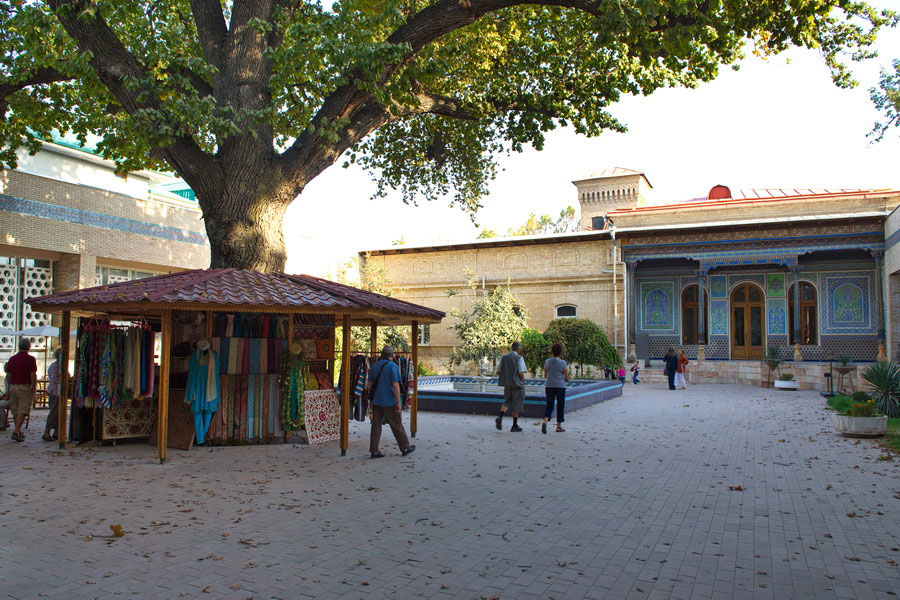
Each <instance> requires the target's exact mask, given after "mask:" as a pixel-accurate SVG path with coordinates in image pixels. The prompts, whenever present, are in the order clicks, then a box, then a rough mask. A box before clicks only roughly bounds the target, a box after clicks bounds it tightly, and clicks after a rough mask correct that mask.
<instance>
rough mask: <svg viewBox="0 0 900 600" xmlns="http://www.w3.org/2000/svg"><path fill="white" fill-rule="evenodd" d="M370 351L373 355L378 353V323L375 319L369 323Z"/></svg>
mask: <svg viewBox="0 0 900 600" xmlns="http://www.w3.org/2000/svg"><path fill="white" fill-rule="evenodd" d="M369 352H370V353H371V354H372V356H375V355H376V354H378V325H377V324H376V322H375V319H372V321H371V323H370V324H369Z"/></svg>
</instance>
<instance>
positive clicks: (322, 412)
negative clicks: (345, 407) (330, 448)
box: [303, 390, 341, 444]
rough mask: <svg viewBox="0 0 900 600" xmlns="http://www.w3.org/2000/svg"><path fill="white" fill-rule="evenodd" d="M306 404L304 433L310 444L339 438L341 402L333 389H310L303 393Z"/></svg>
mask: <svg viewBox="0 0 900 600" xmlns="http://www.w3.org/2000/svg"><path fill="white" fill-rule="evenodd" d="M303 402H304V404H305V405H306V408H305V412H306V435H307V437H308V438H309V443H310V444H321V443H322V442H330V441H332V440H337V439H340V436H341V402H340V400H339V399H338V395H337V393H336V392H335V391H334V390H311V391H308V392H304V393H303Z"/></svg>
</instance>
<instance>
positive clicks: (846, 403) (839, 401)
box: [826, 394, 853, 414]
mask: <svg viewBox="0 0 900 600" xmlns="http://www.w3.org/2000/svg"><path fill="white" fill-rule="evenodd" d="M826 403H827V404H828V406H829V408H831V409H833V410H835V411H837V412H839V413H841V414H845V413H846V412H847V411H848V410H850V407H851V406H853V399H852V398H850V397H849V396H844V395H842V394H835V395H834V396H832V397H831V398H829V399H828V400H827V401H826Z"/></svg>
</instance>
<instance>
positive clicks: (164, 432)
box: [156, 310, 172, 464]
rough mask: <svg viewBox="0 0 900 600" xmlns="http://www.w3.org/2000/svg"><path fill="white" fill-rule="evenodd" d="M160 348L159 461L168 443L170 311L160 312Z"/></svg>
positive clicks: (157, 416) (157, 430) (163, 456)
mask: <svg viewBox="0 0 900 600" xmlns="http://www.w3.org/2000/svg"><path fill="white" fill-rule="evenodd" d="M161 337H162V341H161V347H162V350H161V352H160V355H159V394H158V395H157V396H158V398H159V405H158V407H157V415H156V419H157V421H156V433H157V439H156V449H157V453H158V454H159V463H160V464H163V463H164V462H166V450H167V448H168V443H169V370H170V368H171V364H170V363H171V355H172V311H171V310H166V311H163V314H162V336H161Z"/></svg>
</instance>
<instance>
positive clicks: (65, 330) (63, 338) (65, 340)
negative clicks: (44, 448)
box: [47, 310, 72, 449]
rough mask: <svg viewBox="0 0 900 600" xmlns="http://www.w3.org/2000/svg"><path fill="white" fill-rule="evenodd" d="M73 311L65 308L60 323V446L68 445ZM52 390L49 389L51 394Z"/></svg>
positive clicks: (58, 427) (57, 433)
mask: <svg viewBox="0 0 900 600" xmlns="http://www.w3.org/2000/svg"><path fill="white" fill-rule="evenodd" d="M71 315H72V313H71V312H70V311H68V310H64V311H63V314H62V323H60V325H59V338H60V340H59V341H60V345H59V347H60V352H59V400H58V401H57V404H56V406H57V407H58V411H59V412H58V413H57V419H56V437H57V439H58V440H59V447H60V449H63V448H65V447H66V434H67V433H68V431H67V426H68V423H67V421H68V416H69V415H68V410H69V342H70V341H71V340H70V339H69V327H70V326H71V321H72V316H71ZM49 393H50V390H47V394H48V395H49Z"/></svg>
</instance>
